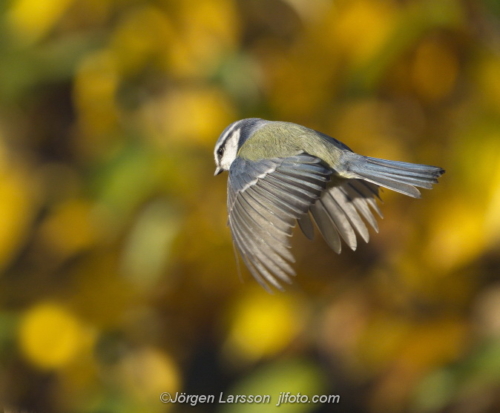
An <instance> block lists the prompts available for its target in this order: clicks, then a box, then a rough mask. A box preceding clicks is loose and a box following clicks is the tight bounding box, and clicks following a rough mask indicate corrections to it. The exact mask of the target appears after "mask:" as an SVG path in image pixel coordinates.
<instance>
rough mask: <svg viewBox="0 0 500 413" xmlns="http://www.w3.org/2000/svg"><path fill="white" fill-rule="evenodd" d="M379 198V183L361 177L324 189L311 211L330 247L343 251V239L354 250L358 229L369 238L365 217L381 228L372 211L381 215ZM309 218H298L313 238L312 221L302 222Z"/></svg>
mask: <svg viewBox="0 0 500 413" xmlns="http://www.w3.org/2000/svg"><path fill="white" fill-rule="evenodd" d="M376 198H378V186H377V185H375V184H372V183H370V182H366V181H363V180H360V179H347V180H344V181H340V182H338V183H337V185H334V186H331V187H329V188H328V190H326V191H324V192H323V194H322V196H321V198H320V199H319V200H318V201H317V202H316V203H315V204H314V205H311V209H310V215H311V216H312V220H314V222H316V225H317V227H318V229H319V231H320V232H321V235H322V236H323V238H324V239H325V241H326V242H327V244H328V245H329V246H330V248H331V249H333V250H334V251H335V252H337V253H339V254H340V251H341V249H342V248H341V247H342V244H341V239H343V240H344V242H345V243H346V244H347V245H348V246H349V247H350V248H351V249H352V250H355V249H356V247H357V237H356V233H357V234H358V235H359V236H360V237H361V238H363V240H364V241H365V242H368V240H369V239H370V234H369V232H368V228H367V226H366V224H365V221H366V222H367V223H368V224H370V226H371V227H372V228H373V229H374V230H375V231H377V232H378V225H377V221H376V219H375V217H374V215H373V211H375V212H376V213H377V214H378V215H379V216H380V217H382V213H381V212H380V210H379V208H378V206H377V202H376ZM307 220H309V222H310V221H311V219H310V217H309V216H306V217H305V218H303V219H302V220H301V221H299V224H300V227H301V229H302V231H303V232H304V234H305V235H306V236H307V237H308V238H312V230H311V229H310V228H312V224H311V225H309V226H308V225H307V224H306V225H304V224H303V221H307Z"/></svg>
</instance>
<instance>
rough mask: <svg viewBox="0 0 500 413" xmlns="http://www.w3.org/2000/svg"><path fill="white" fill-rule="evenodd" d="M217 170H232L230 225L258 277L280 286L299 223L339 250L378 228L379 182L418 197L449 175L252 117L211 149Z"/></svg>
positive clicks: (290, 271)
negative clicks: (389, 159)
mask: <svg viewBox="0 0 500 413" xmlns="http://www.w3.org/2000/svg"><path fill="white" fill-rule="evenodd" d="M214 156H215V163H216V170H215V175H218V174H220V173H221V172H223V171H229V178H228V184H227V193H228V195H227V209H228V216H229V217H228V225H229V227H230V230H231V234H232V238H233V242H234V244H235V246H236V248H237V249H238V251H239V252H240V255H241V257H242V258H243V261H244V262H245V264H246V266H247V267H248V269H249V271H250V272H251V273H252V275H253V276H254V277H255V279H256V280H257V281H258V282H259V283H260V284H261V285H262V286H263V287H264V288H266V289H267V290H270V286H273V287H275V288H278V289H283V288H282V285H281V282H286V283H291V279H290V276H293V275H295V271H294V269H293V267H292V265H291V263H293V262H294V257H293V255H292V253H291V252H290V247H291V245H290V237H291V235H292V230H293V228H294V227H295V225H296V223H298V224H299V227H300V228H301V230H302V232H303V233H304V234H305V235H306V237H307V238H309V239H312V238H313V236H314V224H313V222H314V223H315V224H316V226H317V228H318V229H319V231H320V233H321V235H322V236H323V238H324V239H325V241H326V242H327V244H328V245H329V246H330V248H332V249H333V250H334V251H335V252H337V253H340V251H341V247H342V243H341V240H343V241H344V242H345V243H346V244H347V246H348V247H350V248H351V249H352V250H355V249H356V246H357V236H359V237H361V238H362V239H363V240H364V241H365V242H368V240H369V232H368V228H367V225H366V224H367V223H368V224H369V225H370V226H371V227H372V228H373V229H374V230H375V231H377V232H378V226H377V221H376V219H375V217H374V214H373V212H375V213H377V214H378V215H379V216H380V217H382V214H381V212H380V210H379V208H378V206H377V203H376V198H377V197H378V190H379V187H384V188H388V189H391V190H393V191H397V192H400V193H402V194H404V195H408V196H410V197H413V198H420V191H419V190H418V189H417V188H416V187H420V188H426V189H431V188H432V185H433V184H435V183H437V182H438V178H439V177H440V176H441V175H442V174H443V173H444V172H445V171H444V170H443V169H441V168H439V167H436V166H429V165H420V164H414V163H408V162H398V161H388V160H384V159H377V158H371V157H367V156H362V155H358V154H357V153H355V152H353V151H352V150H351V149H349V147H347V146H346V145H344V144H343V143H342V142H340V141H338V140H336V139H334V138H332V137H330V136H328V135H325V134H323V133H321V132H317V131H315V130H313V129H309V128H306V127H304V126H301V125H297V124H294V123H289V122H274V121H268V120H264V119H258V118H248V119H242V120H239V121H236V122H234V123H232V124H231V125H229V126H228V127H227V128H226V129H225V130H224V131H223V132H222V134H221V135H220V137H219V139H218V140H217V143H216V145H215V150H214Z"/></svg>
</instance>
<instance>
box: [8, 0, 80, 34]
mask: <svg viewBox="0 0 500 413" xmlns="http://www.w3.org/2000/svg"><path fill="white" fill-rule="evenodd" d="M72 1H73V0H43V1H39V0H17V1H15V2H14V3H13V5H12V7H11V9H10V11H9V13H8V15H7V18H8V20H9V23H10V24H11V26H12V28H13V30H14V31H15V32H16V34H17V35H18V36H19V38H21V39H22V40H23V41H25V42H27V43H31V42H35V41H37V40H38V39H39V38H41V37H42V36H43V35H44V34H46V33H47V32H48V31H49V30H50V29H51V28H52V27H53V26H54V24H55V23H56V21H57V20H58V19H59V18H60V17H61V15H62V14H63V13H64V12H65V11H66V9H67V8H68V7H69V5H70V4H71V3H72Z"/></svg>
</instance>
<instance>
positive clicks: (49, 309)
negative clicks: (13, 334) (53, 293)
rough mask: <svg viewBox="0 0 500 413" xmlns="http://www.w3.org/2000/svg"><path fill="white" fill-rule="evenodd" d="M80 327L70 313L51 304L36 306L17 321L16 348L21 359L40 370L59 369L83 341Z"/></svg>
mask: <svg viewBox="0 0 500 413" xmlns="http://www.w3.org/2000/svg"><path fill="white" fill-rule="evenodd" d="M86 336H87V335H86V333H85V331H84V327H83V326H82V324H81V323H80V321H79V320H78V319H77V318H76V316H75V315H74V314H72V313H71V312H70V311H68V310H67V309H66V308H64V307H62V306H60V305H59V304H55V303H50V302H47V303H40V304H37V305H36V306H34V307H33V308H31V309H29V310H28V311H27V312H26V313H25V314H24V316H23V318H22V320H21V325H20V329H19V345H20V347H21V350H22V352H23V354H24V356H25V357H26V358H27V359H28V360H29V361H30V362H31V363H33V364H34V365H35V366H37V367H39V368H42V369H54V368H60V367H63V366H64V365H65V364H67V363H68V362H70V361H71V360H72V359H73V358H74V357H75V356H76V355H77V354H78V352H79V350H80V349H81V346H82V343H84V342H85V341H86V338H87V337H86Z"/></svg>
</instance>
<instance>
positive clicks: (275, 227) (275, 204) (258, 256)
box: [228, 154, 332, 289]
mask: <svg viewBox="0 0 500 413" xmlns="http://www.w3.org/2000/svg"><path fill="white" fill-rule="evenodd" d="M331 173H332V171H331V169H330V168H328V167H326V166H324V165H323V164H322V163H321V161H320V160H319V159H318V158H316V157H313V156H310V155H307V154H300V155H297V156H293V157H288V158H277V159H266V160H262V161H255V162H254V161H249V160H246V159H243V158H236V160H235V161H234V162H233V164H232V165H231V168H230V170H229V182H228V213H229V227H230V229H231V234H232V237H233V241H234V243H235V245H236V247H237V249H238V250H239V252H240V254H241V257H242V258H243V261H244V262H245V264H246V266H247V267H248V269H249V270H250V272H251V273H252V275H253V276H254V277H255V278H256V280H257V281H258V282H259V283H260V284H261V285H262V286H264V287H265V288H266V289H269V284H271V285H273V286H274V287H276V288H278V289H281V285H280V283H279V281H285V282H287V283H289V282H290V276H291V275H294V274H295V272H294V270H293V268H292V267H291V265H290V262H294V258H293V256H292V254H291V252H290V250H289V248H290V237H291V235H292V229H293V227H294V226H295V224H296V221H297V220H301V219H302V218H303V217H307V213H308V211H309V209H310V208H311V206H312V205H313V204H314V203H315V202H316V201H317V200H318V199H319V198H320V196H321V194H322V192H323V191H324V190H325V188H326V186H327V182H328V181H329V180H330V175H331ZM303 219H304V220H306V219H307V218H303ZM304 225H307V224H304ZM301 226H302V224H301Z"/></svg>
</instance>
